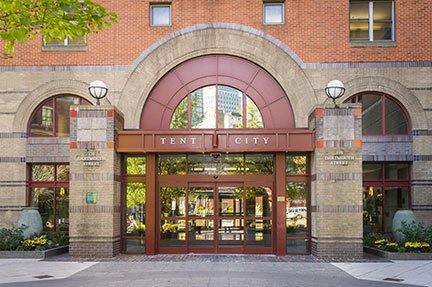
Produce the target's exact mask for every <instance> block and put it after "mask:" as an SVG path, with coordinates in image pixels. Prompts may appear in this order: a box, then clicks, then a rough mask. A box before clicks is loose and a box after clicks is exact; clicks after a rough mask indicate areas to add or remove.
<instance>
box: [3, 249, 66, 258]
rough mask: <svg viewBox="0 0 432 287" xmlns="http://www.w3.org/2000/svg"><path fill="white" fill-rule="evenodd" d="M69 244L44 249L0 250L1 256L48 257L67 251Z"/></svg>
mask: <svg viewBox="0 0 432 287" xmlns="http://www.w3.org/2000/svg"><path fill="white" fill-rule="evenodd" d="M68 251H69V246H60V247H56V248H52V249H47V250H43V251H39V250H34V251H0V258H33V259H45V258H47V257H51V256H56V255H59V254H63V253H67V252H68Z"/></svg>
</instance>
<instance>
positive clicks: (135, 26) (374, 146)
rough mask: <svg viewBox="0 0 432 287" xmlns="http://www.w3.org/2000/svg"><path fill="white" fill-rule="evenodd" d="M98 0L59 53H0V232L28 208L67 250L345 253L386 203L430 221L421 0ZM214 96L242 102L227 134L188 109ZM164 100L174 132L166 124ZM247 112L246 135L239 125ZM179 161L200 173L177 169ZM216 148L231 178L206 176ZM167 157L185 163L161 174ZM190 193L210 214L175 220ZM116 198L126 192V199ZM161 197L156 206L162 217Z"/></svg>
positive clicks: (218, 163)
mask: <svg viewBox="0 0 432 287" xmlns="http://www.w3.org/2000/svg"><path fill="white" fill-rule="evenodd" d="M102 4H103V5H104V6H105V7H106V8H107V9H108V10H112V11H115V12H116V13H117V14H118V15H119V17H120V22H119V23H118V24H116V25H114V26H113V27H112V28H111V29H108V30H106V31H102V32H99V33H97V34H92V35H89V36H88V37H87V39H86V41H82V42H76V43H74V42H72V41H71V42H69V41H65V42H64V43H61V44H59V43H56V44H54V43H52V44H48V45H47V44H44V43H43V40H42V37H36V38H35V39H33V40H31V41H29V42H28V43H27V44H24V45H18V46H17V47H16V51H15V57H14V58H12V59H0V95H1V97H0V167H1V169H2V172H1V173H0V224H1V225H2V226H11V225H13V224H14V223H15V222H16V221H17V218H18V216H19V211H20V209H21V208H22V207H25V206H30V205H35V206H38V207H39V208H40V211H41V213H43V214H44V216H45V217H44V216H43V218H44V222H45V224H46V227H47V228H58V227H59V226H62V225H63V224H65V225H69V232H70V237H71V253H73V254H74V255H76V256H82V255H85V254H91V255H92V256H95V257H97V256H112V255H115V254H117V253H118V252H125V253H147V254H155V253H164V252H167V253H170V252H176V253H178V252H228V253H274V254H278V255H282V254H286V253H291V254H296V253H313V254H315V255H317V256H322V257H326V256H330V257H338V256H340V257H358V256H361V237H362V233H363V231H364V232H370V231H378V232H384V233H387V232H390V231H391V220H392V217H393V215H394V213H395V212H396V210H398V209H412V210H413V211H414V212H415V214H416V216H417V219H418V220H419V221H422V222H424V223H427V224H431V223H432V221H431V218H432V216H431V215H432V180H431V170H432V163H431V157H432V156H431V153H432V150H431V147H430V146H431V143H432V131H431V130H432V122H431V121H432V114H431V111H432V102H431V100H430V98H431V91H432V68H431V67H432V48H431V47H432V37H431V29H430V27H431V26H432V16H431V15H432V6H431V4H430V2H429V1H320V2H319V3H315V2H314V3H312V2H311V3H306V2H305V3H303V2H302V3H300V2H298V1H297V2H296V1H289V0H285V1H256V0H254V1H213V0H210V1H171V2H166V1H151V2H150V1H103V3H102ZM369 15H374V16H369ZM369 27H375V28H374V29H369ZM96 79H98V80H102V81H104V82H105V83H106V84H107V86H108V88H109V92H108V96H107V97H106V98H105V99H103V100H102V105H101V107H96V106H93V105H89V104H94V103H95V100H94V99H92V98H91V96H90V95H89V93H88V90H87V87H88V84H89V83H90V82H92V81H93V80H96ZM334 79H338V80H341V81H342V82H343V83H344V84H345V88H346V92H345V94H344V95H343V97H342V98H340V99H338V101H337V103H338V106H339V108H335V106H334V105H332V104H331V101H329V100H328V99H327V97H326V95H325V93H324V88H325V87H326V85H327V83H328V82H329V81H331V80H334ZM221 86H224V87H227V88H225V89H228V91H231V94H232V97H237V98H238V99H239V101H240V102H242V104H241V106H238V107H237V110H238V111H239V113H240V114H241V115H240V118H241V119H240V121H241V122H243V124H242V125H240V126H236V127H235V125H237V122H236V121H234V120H232V118H233V117H234V116H238V113H231V114H229V113H228V112H226V111H222V110H223V108H218V109H217V112H215V113H216V114H215V118H216V122H215V123H213V125H212V124H208V123H207V122H206V121H205V120H203V118H204V119H206V116H205V115H204V112H202V110H205V109H209V107H210V106H208V105H207V104H206V103H207V101H206V100H205V97H202V96H201V97H202V98H200V100H198V101H197V102H194V99H196V97H198V96H197V95H199V94H200V93H211V91H213V94H212V97H214V99H215V100H214V101H215V102H214V103H216V105H218V104H219V102H220V103H222V100H224V97H223V96H222V91H221V90H220V89H219V88H218V87H221ZM206 87H207V88H206ZM212 87H213V88H212ZM211 89H213V90H211ZM230 89H231V90H230ZM210 90H211V91H210ZM209 97H210V96H209ZM226 97H229V96H226ZM77 99H80V100H77ZM183 99H185V101H183ZM181 103H187V108H186V111H187V113H186V114H187V116H186V118H185V119H183V120H184V123H185V126H176V124H177V123H175V122H174V119H175V118H176V115H178V114H181V107H182V105H181ZM228 103H229V99H228V98H227V103H226V105H228ZM249 103H254V106H253V105H252V104H251V105H250V106H249ZM358 103H362V106H359V105H358ZM71 104H74V105H72V106H71ZM76 104H77V105H76ZM231 104H232V102H231ZM197 105H198V107H199V108H197ZM206 105H207V106H206ZM69 106H70V109H71V112H70V118H69ZM254 107H256V110H258V111H259V112H258V114H260V117H259V120H260V121H261V123H262V126H261V125H260V124H259V123H258V124H257V123H256V122H255V123H254V124H252V122H253V121H252V119H251V121H250V122H249V119H250V118H249V117H250V114H252V111H255V110H254V109H255V108H254ZM360 107H362V112H360ZM199 113H202V114H201V118H200V117H199V116H196V115H198V114H199ZM65 114H66V116H64V115H65ZM228 114H229V115H228ZM222 119H223V120H222ZM361 119H362V120H361ZM200 120H201V125H195V124H194V121H195V122H196V121H200ZM224 121H225V123H222V122H224ZM226 123H228V125H231V126H227V124H226ZM233 127H235V128H233ZM250 128H252V129H250ZM198 131H200V132H201V134H202V138H200V136H201V135H200V133H199V132H198ZM308 131H311V132H310V133H308ZM161 134H164V135H165V136H161ZM136 135H139V137H140V138H141V140H138V139H137V138H136ZM150 138H153V142H152V140H150ZM255 138H256V139H255ZM247 139H248V140H250V141H252V142H253V141H255V142H256V143H257V144H256V146H252V145H251V144H249V143H250V142H248V144H246V142H247ZM264 139H265V140H264ZM273 139H274V141H275V142H274V143H273V142H272V140H273ZM276 139H277V140H276ZM297 139H298V142H297ZM195 140H196V141H199V140H201V141H202V142H200V146H199V147H198V146H196V147H195V146H193V143H194V142H195ZM230 140H231V142H230ZM158 141H159V145H158V144H157V143H158ZM170 141H172V143H173V144H172V146H171V148H170V149H168V148H167V146H164V145H162V143H164V144H165V143H167V144H168V143H170ZM259 141H261V142H262V145H260V144H259ZM150 143H151V144H150ZM183 143H184V145H185V146H187V148H185V146H183ZM237 144H239V145H240V146H239V147H238V149H236V148H235V147H236V145H237ZM89 151H90V155H89V154H88V153H89ZM197 154H201V155H202V158H200V159H199V164H200V168H202V170H200V171H198V170H199V169H190V168H189V167H190V166H192V165H193V164H195V165H196V164H197V159H196V156H197ZM218 154H219V155H222V157H221V158H220V159H218V160H215V162H211V161H210V163H209V159H211V157H212V156H213V155H215V156H217V155H218ZM230 154H236V155H238V158H243V160H242V164H240V165H242V171H241V172H240V173H239V174H236V175H235V176H234V175H233V174H232V173H230V172H231V171H229V168H227V169H226V170H225V169H224V164H225V165H226V162H230V161H231V160H232V159H231V158H230V157H229V155H230ZM174 155H176V156H177V155H178V156H179V157H180V158H182V157H183V156H184V158H185V162H186V166H187V168H189V169H187V170H186V171H178V170H177V171H174V172H173V174H170V172H172V170H171V169H167V170H166V171H163V167H167V166H169V165H168V163H169V162H170V161H173V158H174ZM256 155H259V156H258V157H257V156H256ZM269 155H270V157H271V159H270V160H269V161H267V163H266V164H269V163H270V165H271V172H268V171H263V170H255V173H256V174H255V175H254V176H252V178H253V177H256V178H255V179H253V180H252V179H251V175H250V174H248V173H249V171H250V170H251V167H248V162H249V161H250V158H254V160H252V162H254V161H258V159H257V158H261V159H262V158H266V157H267V156H269ZM254 156H255V157H254ZM179 157H177V158H176V160H178V158H179ZM83 158H90V160H83ZM222 158H226V160H225V159H222ZM92 159H93V160H92ZM261 159H259V160H261ZM224 160H225V161H224ZM93 161H94V162H97V163H88V162H93ZM141 161H142V162H143V165H144V166H145V168H143V170H142V171H141V172H138V174H137V173H133V174H132V173H131V172H130V171H129V170H128V169H131V170H132V169H135V168H137V167H139V166H140V164H138V163H137V162H141ZM91 164H94V165H93V166H91V167H89V165H91ZM212 164H213V165H214V166H213V165H212ZM293 164H294V165H297V172H294V173H291V171H290V169H289V166H291V165H293ZM302 165H304V166H305V169H304V170H302V169H301V168H300V166H302ZM213 168H214V169H213ZM231 168H233V166H232V167H231ZM294 169H295V168H294ZM64 170H68V172H69V176H68V177H62V176H61V175H62V174H63V172H64ZM165 172H167V173H165ZM47 173H48V174H51V175H46V174H47ZM41 174H42V175H43V176H41ZM180 175H181V176H180ZM44 176H48V177H44ZM176 176H179V177H176ZM171 177H172V178H171ZM217 177H218V178H217ZM95 182H96V183H97V185H95ZM258 187H259V188H261V189H260V191H259V192H260V193H259V194H261V196H257V195H256V194H255V193H253V192H258V191H256V190H258V189H259V188H258ZM235 189H237V190H239V189H241V190H243V193H242V194H244V195H243V196H244V197H243V198H238V197H237V198H235V196H234V194H237V193H236V192H234V191H230V190H235ZM197 190H200V192H201V193H202V194H207V195H206V196H209V198H210V202H212V203H211V206H213V207H212V208H213V209H212V211H208V209H209V208H210V207H209V206H208V205H206V206H202V208H201V209H200V210H201V211H200V212H199V213H198V211H197V212H196V213H194V212H193V210H192V209H193V207H195V206H196V208H198V207H199V206H198V205H199V204H201V203H200V202H201V201H199V200H198V199H196V200H195V199H194V200H192V198H198V197H194V195H193V192H196V191H197ZM251 190H255V191H253V192H252V191H251ZM264 190H266V192H267V194H268V195H269V197H267V195H265V194H264ZM192 191H193V192H192ZM134 192H136V194H139V193H140V192H141V193H143V194H144V197H141V199H140V200H138V199H137V200H138V201H135V203H133V202H132V199H131V198H132V197H133V195H132V193H134ZM183 192H184V194H185V195H184V196H182V194H183ZM248 192H252V193H251V194H255V195H254V196H255V197H253V198H255V201H254V203H253V204H252V203H250V204H252V205H253V206H255V207H254V208H252V207H251V208H252V209H250V210H249V209H248V208H249V207H248V206H249V205H250V204H249V203H248V202H249V201H250V194H249V193H248ZM168 193H169V194H168ZM136 194H135V193H134V196H135V195H136ZM166 194H168V195H169V196H168V195H166ZM174 194H176V196H177V197H176V198H173V197H172V196H174ZM179 194H180V195H179ZM263 194H264V195H263ZM165 195H166V196H168V198H171V199H172V201H170V203H169V204H170V207H167V208H168V209H170V208H172V213H171V212H166V213H164V212H163V210H164V208H165V207H164V206H163V203H162V202H163V199H164V196H165ZM170 196H171V197H170ZM236 196H237V195H236ZM65 198H67V200H65ZM216 198H218V200H216ZM269 198H270V200H269ZM238 202H240V203H239V204H240V205H238V206H237V205H236V204H238ZM264 202H266V203H265V204H264ZM134 204H135V205H134ZM266 205H267V208H269V210H271V212H270V213H268V214H266V212H264V211H262V210H263V208H264V207H263V206H266ZM180 206H182V208H180ZM224 208H225V209H226V210H225V211H224V210H223V209H224ZM181 209H184V210H183V211H182V210H181ZM202 209H204V210H207V212H204V213H203V212H202ZM231 209H234V211H233V212H231V211H229V210H231ZM264 209H265V208H264ZM251 210H252V211H251ZM258 210H259V211H258ZM305 210H306V211H305ZM224 212H225V213H224ZM295 212H297V213H298V214H297V215H295V218H294V219H293V214H294V213H295ZM362 216H363V221H362ZM346 218H350V220H346ZM137 222H138V223H137ZM203 222H204V223H205V224H204V225H202V223H203ZM133 224H137V226H138V227H136V226H135V225H133ZM142 225H144V227H142ZM170 228H171V229H170ZM231 230H234V231H235V232H231ZM201 231H203V232H204V231H205V232H204V235H206V236H207V235H208V236H207V237H206V236H204V235H203V234H202V233H201ZM230 232H231V233H230ZM233 233H234V235H232V234H233ZM209 234H210V235H209ZM251 236H252V237H251ZM174 237H175V240H174V239H172V238H174ZM267 237H268V238H267ZM169 238H171V239H172V240H171V239H169ZM225 241H226V242H225Z"/></svg>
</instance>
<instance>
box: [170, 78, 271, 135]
mask: <svg viewBox="0 0 432 287" xmlns="http://www.w3.org/2000/svg"><path fill="white" fill-rule="evenodd" d="M170 127H171V128H174V129H188V128H189V129H215V128H220V129H231V128H263V127H264V123H263V119H262V116H261V113H260V112H259V110H258V108H257V106H256V105H255V103H254V102H253V101H252V100H251V99H250V98H249V97H248V96H246V95H245V94H244V93H242V92H241V91H239V90H237V89H235V88H231V87H228V86H222V85H212V86H206V87H202V88H199V89H197V90H195V91H193V92H192V93H190V94H189V95H188V96H186V97H185V98H184V99H183V100H182V101H181V102H180V104H179V105H178V106H177V108H176V110H175V111H174V114H173V116H172V118H171V124H170Z"/></svg>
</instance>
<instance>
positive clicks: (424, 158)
mask: <svg viewBox="0 0 432 287" xmlns="http://www.w3.org/2000/svg"><path fill="white" fill-rule="evenodd" d="M413 161H432V155H416V154H415V155H413Z"/></svg>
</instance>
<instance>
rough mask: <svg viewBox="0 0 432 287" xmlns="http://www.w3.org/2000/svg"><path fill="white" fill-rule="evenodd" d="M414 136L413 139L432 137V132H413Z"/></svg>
mask: <svg viewBox="0 0 432 287" xmlns="http://www.w3.org/2000/svg"><path fill="white" fill-rule="evenodd" d="M412 135H413V137H418V136H432V130H413V131H412Z"/></svg>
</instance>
